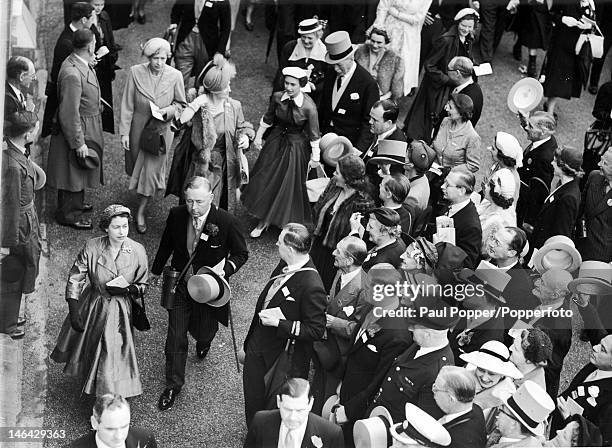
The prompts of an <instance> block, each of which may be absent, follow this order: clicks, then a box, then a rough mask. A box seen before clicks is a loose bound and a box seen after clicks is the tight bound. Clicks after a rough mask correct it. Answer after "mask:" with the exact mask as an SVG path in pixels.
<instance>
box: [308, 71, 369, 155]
mask: <svg viewBox="0 0 612 448" xmlns="http://www.w3.org/2000/svg"><path fill="white" fill-rule="evenodd" d="M355 64H356V67H355V72H354V73H353V76H352V77H351V80H350V81H349V83H348V84H347V86H346V89H345V90H344V93H343V94H342V96H341V97H340V100H339V101H338V104H337V105H336V108H335V109H333V110H332V92H333V89H334V84H335V83H336V77H337V75H336V72H335V71H334V68H333V67H330V68H328V69H327V72H326V73H325V82H324V83H323V93H322V99H321V106H320V108H319V124H320V128H321V131H322V134H325V133H327V132H335V133H337V134H338V135H343V136H345V137H346V138H348V139H349V140H350V141H351V143H352V144H353V146H355V147H356V148H357V149H359V150H360V151H365V150H366V149H367V148H368V147H369V146H370V143H371V142H372V134H371V133H370V124H369V121H370V109H372V106H373V105H374V103H375V102H376V101H378V99H379V96H378V86H377V85H376V81H375V80H374V78H372V76H371V75H370V74H369V73H368V71H367V70H366V69H364V68H363V67H361V66H360V65H359V64H357V63H355ZM351 96H352V97H353V98H351ZM341 111H344V113H341Z"/></svg>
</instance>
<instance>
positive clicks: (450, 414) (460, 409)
mask: <svg viewBox="0 0 612 448" xmlns="http://www.w3.org/2000/svg"><path fill="white" fill-rule="evenodd" d="M431 390H432V392H433V396H434V400H435V401H436V404H437V405H438V407H439V408H440V409H441V410H442V412H444V414H445V415H444V416H442V417H441V418H439V419H438V422H440V423H442V426H444V427H445V428H446V430H447V431H448V433H449V434H450V436H451V444H450V446H452V447H453V448H484V447H485V446H486V443H487V433H486V428H485V419H484V415H483V413H482V409H480V407H479V406H478V405H476V404H474V403H473V400H474V396H475V394H476V383H475V381H474V379H473V378H471V377H470V376H469V375H467V374H466V370H465V369H464V368H462V367H457V366H444V367H442V368H441V369H440V373H438V377H437V378H436V381H435V382H434V384H433V386H432V387H431Z"/></svg>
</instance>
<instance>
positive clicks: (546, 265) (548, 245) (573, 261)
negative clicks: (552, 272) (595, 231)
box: [533, 235, 582, 274]
mask: <svg viewBox="0 0 612 448" xmlns="http://www.w3.org/2000/svg"><path fill="white" fill-rule="evenodd" d="M580 263H582V256H581V255H580V252H578V251H577V250H576V246H575V245H574V242H573V241H572V240H571V239H570V238H568V237H567V236H565V235H555V236H551V237H550V238H548V239H547V240H546V241H545V242H544V245H543V246H542V247H541V248H540V249H539V250H538V251H537V252H536V254H535V255H534V256H533V266H534V267H535V269H536V271H538V272H539V273H540V274H543V273H544V272H546V271H548V270H549V269H553V268H556V269H563V270H564V271H568V272H574V271H575V270H576V269H578V267H579V266H580Z"/></svg>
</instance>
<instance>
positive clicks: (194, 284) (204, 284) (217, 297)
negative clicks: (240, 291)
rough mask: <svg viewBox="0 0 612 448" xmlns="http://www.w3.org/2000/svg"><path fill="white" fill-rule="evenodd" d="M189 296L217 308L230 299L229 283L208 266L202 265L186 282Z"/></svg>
mask: <svg viewBox="0 0 612 448" xmlns="http://www.w3.org/2000/svg"><path fill="white" fill-rule="evenodd" d="M187 291H188V292H189V296H190V297H191V298H192V299H193V300H195V301H196V302H198V303H205V304H206V305H210V306H214V307H215V308H219V307H222V306H224V305H225V304H227V302H229V300H230V296H231V293H232V292H231V289H230V285H229V283H228V282H227V280H225V278H223V277H221V276H220V275H219V274H217V273H216V272H215V271H213V270H212V269H211V268H209V267H208V266H202V267H201V268H200V269H199V270H198V272H197V274H196V275H193V276H192V277H191V278H190V279H189V281H188V282H187Z"/></svg>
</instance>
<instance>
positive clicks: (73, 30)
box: [68, 23, 79, 33]
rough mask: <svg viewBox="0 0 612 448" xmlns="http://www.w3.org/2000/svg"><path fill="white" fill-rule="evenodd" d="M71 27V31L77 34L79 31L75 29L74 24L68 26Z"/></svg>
mask: <svg viewBox="0 0 612 448" xmlns="http://www.w3.org/2000/svg"><path fill="white" fill-rule="evenodd" d="M68 26H69V27H70V29H71V30H72V32H73V33H76V32H77V31H78V30H79V29H78V28H77V27H75V26H74V25H73V24H72V23H71V24H70V25H68Z"/></svg>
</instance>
